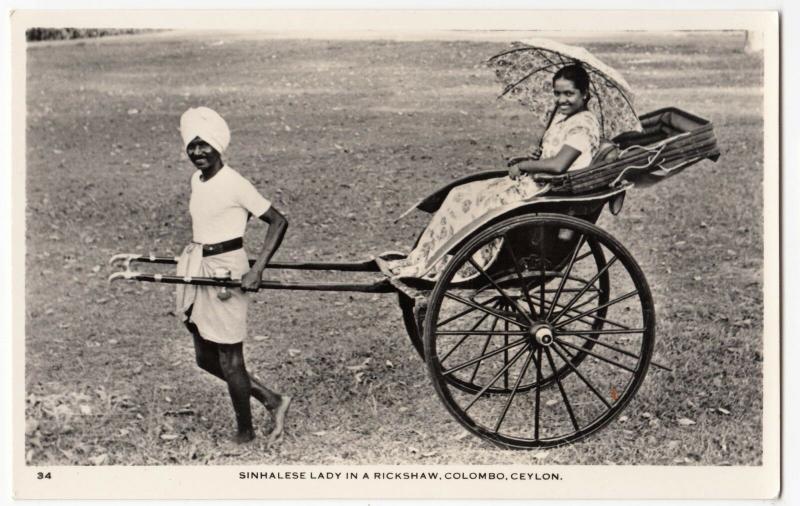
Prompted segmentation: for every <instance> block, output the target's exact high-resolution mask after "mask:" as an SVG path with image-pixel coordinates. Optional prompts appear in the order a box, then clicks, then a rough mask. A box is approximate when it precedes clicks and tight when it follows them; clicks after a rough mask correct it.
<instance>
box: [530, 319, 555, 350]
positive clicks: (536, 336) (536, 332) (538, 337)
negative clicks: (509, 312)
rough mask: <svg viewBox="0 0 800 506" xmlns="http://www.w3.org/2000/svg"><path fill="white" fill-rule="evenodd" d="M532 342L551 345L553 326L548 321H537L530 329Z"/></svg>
mask: <svg viewBox="0 0 800 506" xmlns="http://www.w3.org/2000/svg"><path fill="white" fill-rule="evenodd" d="M528 336H529V339H530V340H531V344H537V345H539V346H550V345H552V344H553V327H551V326H550V325H548V324H546V323H537V324H535V325H533V326H532V327H531V328H530V329H529V330H528Z"/></svg>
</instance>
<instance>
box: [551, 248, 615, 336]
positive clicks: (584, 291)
mask: <svg viewBox="0 0 800 506" xmlns="http://www.w3.org/2000/svg"><path fill="white" fill-rule="evenodd" d="M616 261H617V256H616V255H614V256H613V257H612V258H611V260H609V261H608V263H606V264H605V265H604V266H603V268H602V269H600V270H599V271H598V272H597V274H595V275H594V276H592V279H591V280H589V281H587V282H586V284H585V285H584V286H583V288H581V290H580V291H579V292H578V294H577V295H575V296H574V297H572V300H570V301H569V302H568V303H567V306H566V307H565V308H564V309H562V310H561V311H560V312H559V313H558V314H557V315H556V317H555V318H553V321H554V322H557V321H558V319H559V318H561V316H562V315H563V314H564V313H565V312H567V310H569V309H570V308H572V306H573V305H575V303H576V302H578V299H580V298H581V297H583V294H584V293H586V291H587V290H588V289H589V287H590V286H593V285H594V282H595V281H597V280H598V279H600V276H602V275H603V273H604V272H606V271H607V270H608V269H609V268H610V267H611V266H612V265H614V263H615V262H616Z"/></svg>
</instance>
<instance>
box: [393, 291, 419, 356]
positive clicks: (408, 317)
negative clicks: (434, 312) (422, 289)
mask: <svg viewBox="0 0 800 506" xmlns="http://www.w3.org/2000/svg"><path fill="white" fill-rule="evenodd" d="M397 297H398V301H399V302H400V310H401V311H402V312H403V323H404V324H405V326H406V333H408V338H409V339H410V340H411V344H412V345H413V346H414V349H415V350H417V353H419V356H420V357H422V359H423V360H424V359H425V346H424V345H423V344H422V337H421V336H420V332H419V326H418V324H417V322H416V318H415V315H414V300H413V299H412V298H411V297H409V296H408V295H406V294H404V293H403V292H397Z"/></svg>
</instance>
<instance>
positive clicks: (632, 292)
mask: <svg viewBox="0 0 800 506" xmlns="http://www.w3.org/2000/svg"><path fill="white" fill-rule="evenodd" d="M638 293H639V292H638V291H637V290H632V291H630V292H628V293H626V294H625V295H620V296H619V297H617V298H616V299H614V300H611V301H608V302H606V303H605V304H601V305H599V306H597V307H595V308H592V309H589V310H588V311H584V312H582V313H580V314H578V315H576V316H573V317H572V318H570V319H569V320H565V321H563V322H560V323H558V324H557V325H554V326H553V328H554V329H560V328H561V327H563V326H564V325H568V324H570V323H572V322H574V321H575V320H577V319H578V318H581V317H583V316H586V315H588V314H592V313H596V312H597V311H600V310H601V309H603V308H607V307H609V306H613V305H614V304H617V303H620V302H622V301H623V300H627V299H630V298H631V297H633V296H634V295H636V294H638ZM562 313H563V311H562ZM559 314H560V313H559Z"/></svg>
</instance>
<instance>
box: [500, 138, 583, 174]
mask: <svg viewBox="0 0 800 506" xmlns="http://www.w3.org/2000/svg"><path fill="white" fill-rule="evenodd" d="M579 156H581V152H580V151H578V150H577V149H575V148H573V147H572V146H568V145H566V144H565V145H563V146H561V150H560V151H559V152H558V154H556V156H554V157H552V158H543V159H541V160H524V161H522V162H519V163H518V164H516V165H514V166H513V167H511V169H509V174H510V175H511V176H512V177H514V173H515V172H517V171H514V170H513V169H518V171H519V173H522V174H525V173H531V172H536V173H540V174H541V173H544V174H563V173H564V172H566V171H567V169H568V168H569V166H570V165H572V163H573V162H574V161H575V160H577V159H578V157H579Z"/></svg>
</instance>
